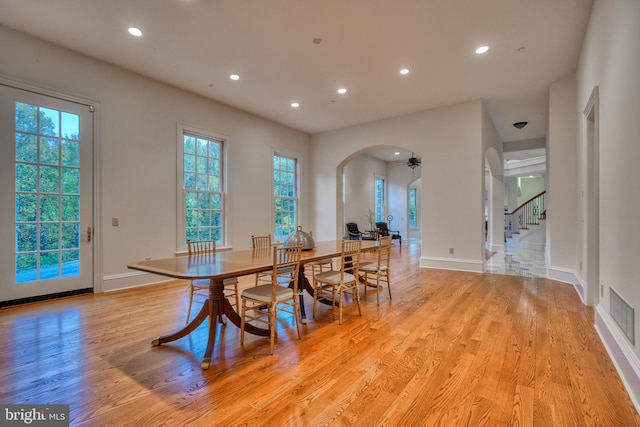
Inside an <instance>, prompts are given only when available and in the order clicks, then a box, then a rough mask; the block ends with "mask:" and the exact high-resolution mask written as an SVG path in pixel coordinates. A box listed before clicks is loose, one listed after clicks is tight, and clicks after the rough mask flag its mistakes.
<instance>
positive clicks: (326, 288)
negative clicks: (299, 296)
mask: <svg viewBox="0 0 640 427" xmlns="http://www.w3.org/2000/svg"><path fill="white" fill-rule="evenodd" d="M361 246H362V240H343V241H342V252H341V254H340V270H333V269H331V270H329V271H323V272H321V273H318V274H316V275H315V276H314V277H313V289H314V292H313V317H314V318H315V317H316V306H317V303H318V300H319V299H324V300H330V301H331V302H332V305H333V307H334V308H335V305H336V302H338V311H339V315H338V316H339V317H338V323H339V324H340V325H341V324H342V306H343V305H344V301H343V298H342V296H343V295H344V294H348V295H351V296H352V297H353V299H354V300H355V301H356V304H357V305H358V314H360V316H362V311H361V310H360V293H359V290H358V268H359V261H360V248H361ZM336 297H337V300H336Z"/></svg>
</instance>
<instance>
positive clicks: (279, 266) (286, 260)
mask: <svg viewBox="0 0 640 427" xmlns="http://www.w3.org/2000/svg"><path fill="white" fill-rule="evenodd" d="M301 254H302V245H298V246H280V247H274V248H273V269H272V279H271V283H272V284H273V293H274V299H275V293H276V286H278V285H279V284H280V285H281V284H283V283H285V282H289V283H292V284H293V292H294V294H297V293H298V270H299V269H300V258H301ZM283 277H285V278H286V280H282V278H283Z"/></svg>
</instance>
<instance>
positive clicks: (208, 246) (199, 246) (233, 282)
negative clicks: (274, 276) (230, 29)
mask: <svg viewBox="0 0 640 427" xmlns="http://www.w3.org/2000/svg"><path fill="white" fill-rule="evenodd" d="M187 250H188V252H189V256H197V255H203V254H207V253H210V254H215V253H216V241H215V240H187ZM222 283H223V284H224V287H225V288H227V287H233V297H234V299H235V303H236V311H238V312H239V311H240V299H239V298H238V279H237V278H235V277H231V278H228V279H224V281H223V282H222ZM209 284H210V281H209V280H208V279H197V280H191V281H190V282H189V308H188V309H187V320H186V323H189V317H190V316H191V306H192V305H193V298H194V297H196V296H206V297H207V298H208V297H209ZM227 296H228V295H227Z"/></svg>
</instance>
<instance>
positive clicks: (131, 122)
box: [0, 26, 310, 290]
mask: <svg viewBox="0 0 640 427" xmlns="http://www.w3.org/2000/svg"><path fill="white" fill-rule="evenodd" d="M0 57H1V58H2V60H1V61H0V74H3V75H5V76H7V77H9V78H13V79H20V80H21V81H25V82H29V83H31V84H34V85H37V86H40V87H45V88H48V89H51V90H55V91H59V92H62V93H69V94H74V95H77V96H79V97H83V98H87V99H92V100H96V101H99V102H100V109H99V112H98V113H99V121H100V122H99V125H100V127H99V128H100V133H99V150H100V158H99V164H98V170H99V171H100V172H101V176H99V177H98V180H99V182H100V195H101V199H100V200H99V204H100V206H101V209H100V211H99V212H96V218H98V220H99V221H98V223H97V224H96V225H98V226H100V225H101V227H99V228H97V229H96V238H97V240H96V242H98V246H97V250H98V251H99V253H101V255H102V257H101V264H102V270H101V271H96V275H97V276H98V283H96V286H97V289H98V290H99V289H100V288H101V287H102V289H103V290H109V289H114V288H119V287H123V286H131V285H136V284H140V283H144V282H148V281H151V280H153V278H152V277H150V276H136V275H135V273H132V272H131V271H130V270H128V269H127V268H126V265H127V263H129V262H132V261H137V260H141V259H144V257H146V256H151V257H153V258H162V257H169V256H172V255H173V254H174V253H175V251H176V250H179V249H180V248H179V247H177V246H178V245H177V242H176V240H177V239H176V222H177V213H176V197H177V195H176V155H177V154H176V152H177V148H176V138H177V130H176V129H177V123H178V122H181V123H186V124H190V125H195V126H197V127H199V128H203V129H208V130H212V131H217V132H220V133H224V134H226V135H229V136H230V138H231V140H230V144H229V152H228V193H229V197H228V198H227V201H228V203H229V206H228V208H229V209H228V211H227V214H228V216H227V218H228V220H229V228H228V235H229V240H228V244H229V245H231V246H233V247H235V248H243V247H249V246H250V244H251V242H250V236H251V234H262V233H267V232H270V231H271V221H272V215H271V199H270V196H269V195H270V194H271V190H270V182H271V158H270V154H271V149H272V148H274V147H275V148H278V149H282V150H286V151H293V152H296V153H298V154H299V155H300V162H301V166H302V170H303V171H307V170H308V169H307V166H308V165H309V136H308V135H307V134H305V133H303V132H299V131H296V130H293V129H290V128H287V127H285V126H282V125H279V124H276V123H274V122H271V121H268V120H265V119H262V118H258V117H256V116H253V115H250V114H248V113H245V112H242V111H240V110H236V109H234V108H231V107H229V106H226V105H223V104H220V103H218V102H214V101H212V100H209V99H205V98H202V97H199V96H196V95H193V94H191V93H188V92H184V91H182V90H179V89H176V88H174V87H172V86H168V85H165V84H162V83H159V82H157V81H153V80H150V79H147V78H144V77H141V76H140V75H137V74H134V73H131V72H128V71H125V70H122V69H120V68H117V67H114V66H111V65H108V64H105V63H103V62H100V61H96V60H94V59H92V58H89V57H86V56H83V55H79V54H76V53H74V52H71V51H69V50H66V49H62V48H59V47H56V46H54V45H52V44H49V43H47V42H43V41H41V40H38V39H34V38H31V37H29V36H26V35H23V34H21V33H17V32H14V31H12V30H9V29H7V28H5V27H1V26H0ZM308 176H309V175H308V173H303V174H302V176H301V197H302V199H301V202H300V205H299V206H300V211H301V217H300V222H301V224H308V223H309V222H310V221H309V204H308V199H307V195H308V194H309V180H308ZM112 217H118V218H119V219H120V226H119V227H112V226H111V220H110V219H111V218H112ZM100 220H101V222H100ZM102 279H106V280H104V282H102ZM155 280H157V278H156V279H155Z"/></svg>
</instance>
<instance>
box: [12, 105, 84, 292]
mask: <svg viewBox="0 0 640 427" xmlns="http://www.w3.org/2000/svg"><path fill="white" fill-rule="evenodd" d="M15 116H16V122H15V143H16V151H15V152H16V156H15V168H16V169H15V177H16V181H15V182H16V188H15V212H16V221H15V233H16V282H18V283H22V282H30V281H35V280H45V279H56V278H61V277H69V276H78V275H79V274H80V264H79V261H80V116H79V115H77V114H74V113H68V112H64V111H59V110H55V109H53V108H45V107H41V106H37V105H31V104H25V103H21V102H16V104H15Z"/></svg>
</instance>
